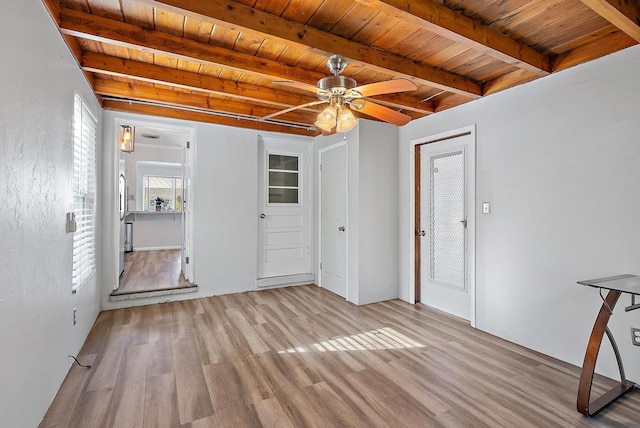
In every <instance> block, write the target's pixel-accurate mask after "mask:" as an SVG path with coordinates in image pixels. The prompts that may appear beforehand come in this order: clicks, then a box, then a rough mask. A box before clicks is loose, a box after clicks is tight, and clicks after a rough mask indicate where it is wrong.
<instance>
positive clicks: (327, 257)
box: [320, 144, 347, 298]
mask: <svg viewBox="0 0 640 428" xmlns="http://www.w3.org/2000/svg"><path fill="white" fill-rule="evenodd" d="M320 204H321V206H320V236H321V238H320V239H321V243H320V244H321V247H320V262H321V263H320V285H321V286H322V287H323V288H326V289H327V290H329V291H332V292H334V293H336V294H337V295H339V296H342V297H344V298H346V297H347V230H346V226H347V223H346V221H347V146H346V144H342V145H340V146H338V147H335V148H332V149H330V150H326V151H323V152H321V153H320Z"/></svg>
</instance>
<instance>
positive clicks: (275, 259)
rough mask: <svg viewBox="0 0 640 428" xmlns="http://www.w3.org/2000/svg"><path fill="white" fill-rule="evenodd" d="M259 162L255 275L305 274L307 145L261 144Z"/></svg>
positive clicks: (307, 258) (308, 262)
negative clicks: (258, 212)
mask: <svg viewBox="0 0 640 428" xmlns="http://www.w3.org/2000/svg"><path fill="white" fill-rule="evenodd" d="M260 163H261V168H260V177H261V180H260V214H259V220H258V221H259V257H258V259H259V260H258V263H259V267H258V275H259V277H260V278H271V277H276V276H286V275H296V274H306V273H309V272H310V271H311V256H310V242H309V236H310V230H309V229H310V224H309V209H310V206H309V205H310V204H309V202H310V200H309V196H310V195H309V187H310V186H309V176H308V175H309V174H308V169H309V144H306V143H301V144H290V143H277V142H263V144H262V149H261V156H260Z"/></svg>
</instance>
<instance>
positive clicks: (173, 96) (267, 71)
mask: <svg viewBox="0 0 640 428" xmlns="http://www.w3.org/2000/svg"><path fill="white" fill-rule="evenodd" d="M43 2H44V4H45V5H46V7H47V9H48V10H49V12H50V14H51V16H52V18H53V20H54V21H55V23H56V24H57V26H58V28H59V29H60V32H61V33H62V35H63V37H64V39H65V40H66V42H67V44H68V45H69V48H70V50H71V51H72V52H73V54H74V56H75V58H76V60H77V61H78V64H79V66H80V68H81V69H82V70H83V71H84V72H85V74H86V76H87V78H88V80H89V82H90V84H91V85H92V86H93V89H94V91H95V93H96V94H97V95H98V97H99V99H100V101H101V102H102V105H103V107H104V108H106V109H112V110H118V111H128V112H134V113H143V114H149V115H155V116H163V117H173V118H180V119H186V120H194V121H200V122H209V123H218V124H223V125H231V126H238V127H246V128H252V129H259V130H265V131H276V132H283V133H289V134H300V135H318V134H319V132H320V131H319V130H317V129H316V128H315V127H314V126H313V125H312V124H313V122H315V120H316V115H317V113H318V112H319V111H320V110H321V109H322V108H323V106H322V105H320V106H311V107H309V108H305V109H300V110H295V111H292V112H290V113H287V114H283V115H280V116H276V117H274V118H273V119H272V120H270V121H258V120H256V119H257V118H260V117H262V116H266V115H269V114H271V113H274V112H276V111H279V110H282V109H285V108H289V107H292V106H296V105H300V104H304V103H308V102H311V101H314V100H316V99H317V98H316V97H315V95H314V94H313V93H310V92H308V91H304V90H298V89H295V88H291V87H289V86H285V85H282V84H279V83H277V82H278V81H282V80H287V81H295V82H302V83H306V84H311V85H316V83H317V81H318V80H319V79H321V78H323V77H326V76H328V75H330V72H329V70H328V69H327V67H326V63H327V59H328V57H329V56H330V55H331V54H333V53H338V54H341V55H342V56H344V57H345V58H346V60H347V62H348V65H347V68H346V69H345V71H344V72H343V73H342V74H343V75H345V76H349V77H352V78H353V79H355V80H356V81H357V82H358V84H359V85H362V84H368V83H374V82H380V81H385V80H388V79H393V78H408V79H411V80H412V81H413V82H414V83H415V84H416V85H417V86H418V89H417V90H415V91H411V92H405V93H399V94H387V95H380V96H375V97H372V98H371V100H372V101H375V102H377V103H379V104H382V105H384V106H387V107H389V108H392V109H394V110H397V111H401V112H403V113H405V114H407V115H409V116H411V117H412V118H414V119H415V118H419V117H422V116H425V115H428V114H433V113H435V112H438V111H442V110H445V109H448V108H451V107H454V106H457V105H460V104H463V103H466V102H469V101H472V100H474V99H477V98H480V97H483V96H487V95H490V94H493V93H495V92H498V91H502V90H504V89H507V88H510V87H513V86H516V85H519V84H522V83H525V82H528V81H531V80H533V79H537V78H540V77H543V76H546V75H548V74H549V73H555V72H558V71H561V70H564V69H566V68H569V67H572V66H575V65H578V64H581V63H584V62H587V61H590V60H593V59H595V58H599V57H601V56H604V55H607V54H610V53H613V52H616V51H619V50H621V49H625V48H627V47H629V46H632V45H635V44H636V43H638V41H640V24H639V23H640V5H639V4H638V1H627V0H434V1H428V0H236V1H233V0H207V1H204V0H138V1H134V0H43ZM361 116H362V117H367V118H370V117H368V116H365V115H361Z"/></svg>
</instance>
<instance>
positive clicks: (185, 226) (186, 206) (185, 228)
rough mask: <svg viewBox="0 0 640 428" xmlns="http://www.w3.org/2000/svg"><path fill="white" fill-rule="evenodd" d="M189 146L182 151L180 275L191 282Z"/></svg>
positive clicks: (188, 144)
mask: <svg viewBox="0 0 640 428" xmlns="http://www.w3.org/2000/svg"><path fill="white" fill-rule="evenodd" d="M190 150H191V144H190V143H186V145H185V147H184V148H183V149H182V189H181V190H182V260H181V264H182V275H183V276H184V278H185V279H186V280H187V281H191V279H192V278H191V269H190V266H191V259H190V254H189V252H190V251H189V248H190V242H191V234H190V230H191V229H190V227H191V170H190V168H191V162H190V157H189V152H190Z"/></svg>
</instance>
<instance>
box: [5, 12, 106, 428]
mask: <svg viewBox="0 0 640 428" xmlns="http://www.w3.org/2000/svg"><path fill="white" fill-rule="evenodd" d="M3 16H5V17H6V18H7V19H4V20H3V24H2V26H0V40H2V42H0V43H2V53H3V66H2V67H0V81H1V82H2V97H0V193H1V194H2V195H3V197H2V204H0V236H1V237H2V238H1V239H0V255H1V257H0V278H2V285H1V286H0V338H1V341H2V344H1V345H0V346H1V348H2V352H0V385H1V386H0V426H2V427H34V426H37V425H38V424H39V422H40V420H41V419H42V417H43V415H44V413H45V412H46V410H47V408H48V407H49V404H50V403H51V401H52V400H53V397H54V395H55V393H56V392H57V390H58V388H59V386H60V384H61V383H62V380H63V379H64V377H65V375H66V374H67V371H68V369H69V366H70V364H71V360H70V358H69V357H68V355H69V354H74V355H75V354H77V353H78V351H79V350H80V347H81V346H82V344H83V342H84V340H85V338H86V336H87V334H88V332H89V330H90V328H91V326H92V325H93V322H94V320H95V318H96V316H97V313H98V309H99V294H98V292H97V290H98V288H99V287H100V282H99V281H97V280H96V278H100V276H99V275H98V276H97V277H96V278H94V280H92V281H91V282H90V283H89V284H87V285H86V286H85V287H84V288H82V289H81V290H80V291H79V293H77V294H71V265H72V255H71V252H72V235H71V234H68V233H65V213H66V212H68V211H71V210H72V203H73V193H72V173H73V168H72V167H73V153H72V144H73V134H72V129H73V128H72V126H73V100H74V94H75V92H76V91H79V92H80V94H81V95H82V96H83V97H84V99H85V101H86V102H87V103H88V106H89V108H90V110H92V111H93V112H94V113H96V115H97V118H98V120H99V121H100V119H101V112H100V109H99V106H98V104H97V102H96V100H95V98H94V96H93V95H92V93H91V90H90V89H89V87H88V85H87V83H86V82H85V80H84V77H83V76H82V74H81V72H80V71H79V70H78V66H77V64H76V62H75V60H74V59H73V58H72V56H71V54H70V53H69V50H68V48H67V46H66V45H65V43H64V41H63V40H62V37H61V36H60V34H59V33H58V30H57V29H56V28H55V25H54V24H53V21H52V20H51V18H50V17H49V15H48V14H47V12H46V11H45V8H44V6H43V5H42V3H41V2H38V1H19V0H9V1H5V2H3ZM98 126H99V127H100V123H99V124H98ZM98 135H100V128H98ZM98 138H99V137H98ZM99 146H100V142H99ZM98 165H100V162H98ZM98 172H100V170H99V171H98ZM98 185H100V180H99V181H98ZM98 221H100V219H99V218H98ZM100 239H101V236H100V235H99V236H98V242H100ZM98 257H100V245H98ZM74 307H77V308H78V323H77V324H76V325H75V326H73V319H72V313H73V308H74Z"/></svg>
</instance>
